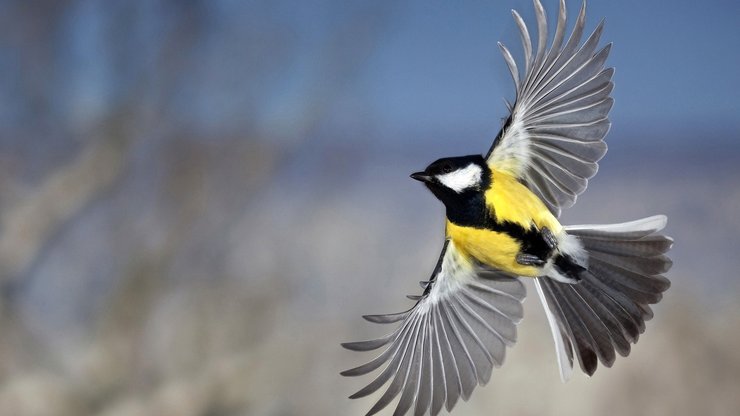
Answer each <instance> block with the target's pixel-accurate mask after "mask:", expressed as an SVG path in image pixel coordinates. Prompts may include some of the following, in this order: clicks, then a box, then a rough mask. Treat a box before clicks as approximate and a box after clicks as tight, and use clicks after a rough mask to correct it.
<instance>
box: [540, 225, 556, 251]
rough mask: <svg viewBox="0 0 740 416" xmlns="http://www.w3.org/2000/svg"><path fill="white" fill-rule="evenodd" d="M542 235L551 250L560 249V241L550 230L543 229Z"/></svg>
mask: <svg viewBox="0 0 740 416" xmlns="http://www.w3.org/2000/svg"><path fill="white" fill-rule="evenodd" d="M540 233H541V234H542V238H544V239H545V243H547V246H548V247H550V250H555V249H556V248H557V247H558V239H557V237H555V234H553V233H552V231H550V229H549V228H547V227H542V229H541V230H540Z"/></svg>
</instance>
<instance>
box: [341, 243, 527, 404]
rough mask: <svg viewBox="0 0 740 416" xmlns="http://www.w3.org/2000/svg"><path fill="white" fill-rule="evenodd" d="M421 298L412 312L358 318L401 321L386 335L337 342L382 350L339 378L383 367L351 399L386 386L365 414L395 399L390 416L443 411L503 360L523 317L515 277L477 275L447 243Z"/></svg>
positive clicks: (482, 381)
mask: <svg viewBox="0 0 740 416" xmlns="http://www.w3.org/2000/svg"><path fill="white" fill-rule="evenodd" d="M422 287H423V288H424V292H423V294H422V295H421V296H420V297H411V298H414V299H417V303H416V305H414V307H412V308H411V309H409V310H407V311H405V312H401V313H395V314H389V315H370V316H365V317H364V318H365V319H366V320H368V321H370V322H375V323H379V324H391V323H396V322H400V326H398V327H397V328H396V329H395V330H394V331H393V332H392V333H391V334H389V335H387V336H385V337H383V338H379V339H376V340H371V341H361V342H350V343H345V344H342V345H343V346H344V347H345V348H347V349H349V350H354V351H371V350H377V349H379V348H383V347H385V350H384V351H383V352H382V353H380V355H378V356H377V357H376V358H374V359H373V360H371V361H370V362H368V363H366V364H363V365H361V366H359V367H356V368H353V369H351V370H347V371H344V372H342V375H344V376H359V375H364V374H368V373H370V372H371V371H373V370H376V369H379V368H380V367H382V366H384V365H385V368H384V369H383V370H382V371H381V372H380V373H379V374H378V375H377V377H376V378H375V379H374V380H373V381H372V382H371V383H370V384H368V385H367V386H366V387H365V388H363V389H361V390H360V391H358V392H357V393H355V394H353V395H352V396H350V398H353V399H354V398H358V397H364V396H367V395H369V394H371V393H374V392H375V391H377V390H378V389H380V388H381V387H383V386H384V385H385V384H386V383H388V382H389V381H390V383H389V384H388V387H387V388H386V390H385V393H384V394H383V395H382V396H381V397H380V399H379V400H378V401H377V402H376V403H375V405H374V406H373V407H372V408H371V409H370V411H369V412H368V413H367V414H368V415H372V414H375V413H377V412H378V411H380V410H381V409H383V408H384V407H386V406H387V405H388V404H389V403H390V402H391V401H392V400H393V399H394V398H395V397H396V396H398V395H399V394H400V395H401V398H400V399H399V402H398V406H397V407H396V410H395V413H394V415H402V414H405V413H406V412H407V411H409V410H411V409H412V408H413V412H414V413H413V414H415V415H421V414H425V413H426V412H427V411H428V412H429V413H430V414H432V415H436V414H438V413H439V412H440V410H441V409H442V407H443V406H446V408H447V410H448V411H449V410H450V409H452V407H453V406H454V405H455V403H457V400H458V398H460V397H462V398H463V400H467V399H468V398H469V397H470V394H471V393H472V391H473V389H474V388H475V386H476V385H478V384H480V385H484V384H486V383H487V382H488V380H489V379H490V376H491V371H492V369H493V367H499V366H500V365H501V364H502V362H503V361H504V354H505V348H506V346H511V345H513V344H514V342H515V341H516V324H517V323H518V322H519V321H520V320H521V318H522V313H523V310H522V304H521V302H522V300H523V299H524V296H525V290H524V285H523V284H522V283H521V282H520V281H519V280H518V279H516V278H512V277H509V276H506V275H503V274H500V273H498V272H493V271H489V270H483V269H480V268H477V267H476V266H475V265H473V264H472V263H470V261H469V260H468V259H466V258H464V257H463V255H461V254H460V253H459V252H458V251H457V250H456V249H455V246H454V243H452V242H450V241H449V240H448V241H447V242H446V243H445V246H444V248H443V249H442V254H441V255H440V258H439V261H438V262H437V267H436V268H435V270H434V272H433V273H432V277H431V279H430V280H429V281H428V282H422Z"/></svg>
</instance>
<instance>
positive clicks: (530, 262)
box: [516, 253, 545, 266]
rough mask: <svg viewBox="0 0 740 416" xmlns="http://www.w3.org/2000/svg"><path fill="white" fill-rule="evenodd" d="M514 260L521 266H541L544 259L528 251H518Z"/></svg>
mask: <svg viewBox="0 0 740 416" xmlns="http://www.w3.org/2000/svg"><path fill="white" fill-rule="evenodd" d="M516 262H517V263H519V264H521V265H522V266H543V265H544V264H545V261H544V260H542V259H541V258H539V257H537V256H535V255H534V254H529V253H519V254H517V255H516Z"/></svg>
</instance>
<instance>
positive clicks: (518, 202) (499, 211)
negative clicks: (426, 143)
mask: <svg viewBox="0 0 740 416" xmlns="http://www.w3.org/2000/svg"><path fill="white" fill-rule="evenodd" d="M491 176H492V185H491V188H490V189H488V190H487V191H486V193H485V199H486V204H487V205H488V207H489V209H491V210H492V212H494V213H495V216H496V219H497V221H498V222H503V221H508V222H512V223H516V224H519V225H521V226H522V227H524V228H525V229H529V228H530V227H531V226H532V225H534V226H536V227H537V228H542V227H548V228H549V229H550V230H551V231H552V232H553V233H555V234H558V233H560V232H561V230H562V226H561V225H560V223H559V222H558V220H557V219H556V218H555V217H554V216H553V215H552V213H550V211H549V210H548V209H547V207H546V206H545V204H544V203H542V201H540V199H539V198H538V197H537V195H535V194H533V193H532V192H531V191H530V190H529V189H528V188H527V187H526V186H524V185H522V183H521V182H519V181H518V180H517V179H516V178H514V177H512V176H510V175H508V174H506V173H503V172H500V171H496V170H492V175H491ZM447 235H448V237H449V238H450V239H452V241H454V242H455V246H456V247H457V248H458V250H460V251H461V252H462V253H464V254H465V255H468V256H470V257H473V258H474V259H476V260H477V261H479V262H481V263H483V264H486V265H488V266H491V267H493V268H496V269H499V270H502V271H505V272H508V273H511V274H516V275H520V276H532V277H534V276H538V275H539V272H540V270H539V269H538V268H537V267H533V266H522V265H520V264H519V263H517V262H516V255H517V254H518V253H519V252H520V250H521V244H520V243H519V241H517V240H516V239H514V238H513V237H511V236H509V235H508V234H506V233H504V232H498V231H493V230H489V229H481V228H474V227H463V226H459V225H456V224H454V223H452V222H450V221H448V222H447Z"/></svg>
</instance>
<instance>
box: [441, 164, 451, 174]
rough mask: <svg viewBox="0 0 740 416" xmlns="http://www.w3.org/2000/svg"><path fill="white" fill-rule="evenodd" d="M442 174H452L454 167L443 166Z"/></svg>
mask: <svg viewBox="0 0 740 416" xmlns="http://www.w3.org/2000/svg"><path fill="white" fill-rule="evenodd" d="M442 172H444V173H450V172H452V166H450V165H444V166H442Z"/></svg>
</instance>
